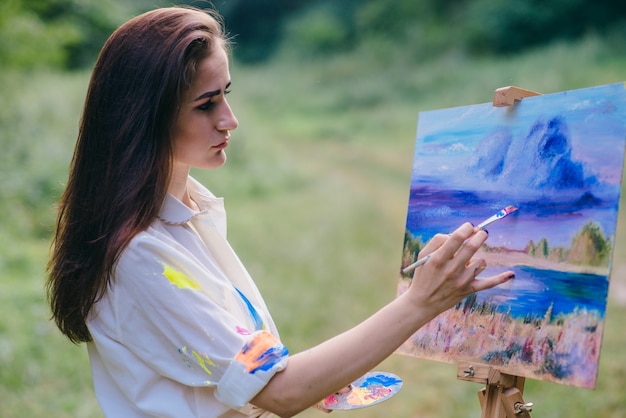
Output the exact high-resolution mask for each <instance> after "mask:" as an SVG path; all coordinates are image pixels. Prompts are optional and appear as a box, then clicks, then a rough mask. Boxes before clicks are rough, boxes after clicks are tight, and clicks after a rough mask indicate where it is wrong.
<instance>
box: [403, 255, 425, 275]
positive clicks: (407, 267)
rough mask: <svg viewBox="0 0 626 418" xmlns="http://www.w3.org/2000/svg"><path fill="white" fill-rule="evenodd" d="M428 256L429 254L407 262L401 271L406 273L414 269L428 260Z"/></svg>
mask: <svg viewBox="0 0 626 418" xmlns="http://www.w3.org/2000/svg"><path fill="white" fill-rule="evenodd" d="M429 258H430V254H428V255H427V256H426V257H424V258H420V259H419V260H417V261H416V262H415V263H413V264H409V265H408V266H406V267H405V268H403V269H402V273H404V274H407V273H409V272H410V271H412V270H415V269H416V268H417V267H419V266H421V265H422V264H424V263H425V262H427V261H428V259H429Z"/></svg>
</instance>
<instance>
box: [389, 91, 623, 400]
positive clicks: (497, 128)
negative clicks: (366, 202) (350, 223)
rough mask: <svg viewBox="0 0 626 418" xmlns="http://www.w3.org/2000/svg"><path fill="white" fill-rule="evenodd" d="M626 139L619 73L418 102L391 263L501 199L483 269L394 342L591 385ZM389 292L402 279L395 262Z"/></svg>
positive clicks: (402, 286) (407, 349) (428, 354)
mask: <svg viewBox="0 0 626 418" xmlns="http://www.w3.org/2000/svg"><path fill="white" fill-rule="evenodd" d="M625 145H626V90H625V86H624V83H617V84H611V85H606V86H599V87H593V88H589V89H581V90H573V91H568V92H562V93H556V94H548V95H543V96H535V97H530V98H525V99H524V100H522V101H521V102H519V103H518V104H516V105H515V107H514V108H498V107H494V106H493V105H492V104H491V103H485V104H479V105H474V106H463V107H457V108H451V109H442V110H435V111H428V112H422V113H420V115H419V123H418V128H417V136H416V141H415V154H414V162H413V171H412V174H411V186H410V192H409V205H408V211H407V220H406V231H405V237H406V238H405V241H404V248H403V253H402V260H401V263H400V266H399V267H400V269H401V268H402V267H401V266H407V265H410V264H412V263H413V262H414V261H415V260H417V259H418V252H419V250H420V249H421V248H423V246H424V245H425V244H426V242H427V241H428V240H429V239H430V238H431V237H433V236H434V235H435V234H437V233H439V232H449V231H451V230H454V229H455V228H457V227H458V226H459V225H461V224H462V223H463V222H466V221H469V222H472V223H474V224H475V225H476V224H477V223H478V222H481V221H482V220H483V219H484V216H485V214H489V213H493V212H494V211H495V210H499V209H501V208H502V207H504V206H506V205H513V206H515V207H516V208H519V211H517V212H515V213H510V214H509V215H508V217H507V220H506V222H498V223H497V224H493V225H490V226H489V238H488V240H487V241H486V243H485V245H483V247H482V248H481V249H480V250H479V252H478V253H477V257H481V258H484V259H485V260H486V262H487V265H488V267H487V269H486V270H485V271H484V272H483V273H481V276H484V277H487V276H491V275H494V274H498V273H501V272H503V271H507V270H512V271H514V272H515V276H516V278H515V279H514V280H512V281H509V282H507V283H506V284H504V285H501V286H498V287H496V288H494V289H490V290H487V291H484V292H480V293H478V294H474V295H471V296H470V297H468V298H467V299H465V300H464V301H462V302H461V303H459V304H458V305H457V306H455V307H454V308H452V309H450V310H448V311H446V312H444V313H442V314H441V315H439V316H437V317H436V318H435V319H433V320H432V321H431V322H429V323H428V324H426V325H425V326H424V327H423V328H422V329H420V330H419V331H418V332H417V333H416V334H415V335H413V336H412V337H411V338H410V339H409V340H408V341H407V342H406V343H405V344H404V345H403V346H402V347H401V348H400V349H399V353H401V354H406V355H410V356H415V357H422V358H429V359H432V360H437V361H445V362H452V363H455V362H459V361H470V362H476V363H487V364H489V365H494V366H497V367H498V369H499V370H501V371H503V372H505V373H508V374H513V375H518V376H524V377H528V378H535V379H539V380H546V381H551V382H556V383H561V384H566V385H571V386H577V387H584V388H593V387H595V384H596V380H597V374H598V365H599V357H600V348H601V342H602V333H603V329H604V320H605V310H606V301H607V297H608V289H609V277H610V270H611V260H612V257H613V247H614V243H615V235H616V225H617V218H618V210H619V198H620V191H621V179H622V170H623V165H624V149H625ZM399 275H400V278H399V281H398V285H397V292H398V294H400V293H402V292H404V291H405V290H406V289H407V288H408V285H409V282H410V275H408V274H402V271H401V270H400V274H399Z"/></svg>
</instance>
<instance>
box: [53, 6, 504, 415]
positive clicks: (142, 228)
mask: <svg viewBox="0 0 626 418" xmlns="http://www.w3.org/2000/svg"><path fill="white" fill-rule="evenodd" d="M227 47H228V43H227V40H226V38H225V36H224V33H223V31H222V28H221V25H220V23H219V20H218V19H217V17H216V16H214V15H212V14H209V13H205V12H201V11H198V10H193V9H189V8H165V9H158V10H155V11H152V12H148V13H145V14H143V15H141V16H138V17H136V18H134V19H132V20H130V21H129V22H127V23H126V24H124V25H122V26H121V27H120V28H119V29H118V30H117V31H115V32H114V33H113V35H112V36H111V37H110V38H109V40H108V41H107V42H106V44H105V45H104V47H103V49H102V51H101V53H100V56H99V58H98V61H97V63H96V66H95V68H94V71H93V75H92V78H91V81H90V84H89V90H88V93H87V98H86V102H85V107H84V111H83V117H82V120H81V125H80V131H79V135H78V141H77V144H76V149H75V153H74V157H73V160H72V164H71V167H70V175H69V180H68V184H67V188H66V190H65V192H64V194H63V196H62V199H61V202H60V211H59V217H58V223H57V232H56V236H55V241H54V247H53V253H52V258H51V260H50V263H49V266H48V271H49V278H48V294H49V299H50V303H51V306H52V312H53V317H54V319H55V321H56V323H57V325H58V327H59V328H60V329H61V331H62V332H63V333H64V334H65V335H67V336H68V337H69V339H70V340H71V341H73V342H75V343H79V342H86V343H87V348H88V352H89V358H90V363H91V367H92V374H93V379H94V386H95V391H96V395H97V397H98V400H99V402H100V405H101V407H102V409H103V411H104V413H105V415H106V416H111V417H125V418H127V417H147V416H164V417H165V416H167V417H200V416H202V417H242V416H270V415H271V414H272V413H274V414H277V415H280V416H291V415H294V414H296V413H298V412H300V411H302V410H304V409H306V408H308V407H310V406H312V405H314V404H315V403H316V402H318V401H320V400H321V399H323V398H324V397H326V396H327V395H329V394H331V393H334V392H336V391H338V390H340V389H341V388H343V387H345V386H347V385H349V383H350V382H352V381H354V380H355V379H356V378H358V377H360V376H361V375H363V374H364V373H366V372H367V371H369V370H371V369H372V368H373V367H374V366H375V365H377V364H378V363H379V362H381V361H382V360H384V359H385V358H386V357H387V356H389V355H390V354H391V353H393V351H394V350H395V349H396V348H397V347H398V346H399V345H400V344H401V343H402V342H404V341H405V340H406V339H407V338H408V337H409V336H410V335H412V334H413V333H414V332H415V331H416V330H417V329H418V328H420V327H421V326H422V325H423V324H425V323H426V322H427V321H429V320H430V319H432V318H433V317H435V316H436V315H437V314H439V313H440V312H442V311H443V310H445V309H447V308H449V307H451V306H453V305H455V304H456V303H457V302H458V301H460V300H461V299H462V298H464V297H465V296H467V295H469V294H471V293H473V292H477V291H480V290H482V289H486V288H490V287H493V286H495V285H498V284H500V283H503V282H504V281H506V280H508V279H510V278H512V274H511V273H510V272H507V273H503V274H500V275H497V276H494V277H490V278H485V279H482V280H480V281H478V280H475V277H476V275H477V274H478V273H479V272H480V271H482V269H484V266H485V263H484V261H483V260H471V257H472V255H473V254H474V253H475V251H476V250H477V249H478V248H479V247H480V245H481V244H482V243H483V242H484V241H485V240H486V238H487V234H486V233H485V232H484V231H476V230H475V229H474V227H473V226H472V225H470V224H465V225H462V226H461V227H460V228H459V229H457V230H456V231H454V232H453V233H452V234H450V235H437V236H435V237H434V238H433V239H432V240H431V241H430V242H429V243H428V244H427V245H426V247H425V248H424V250H423V251H422V255H423V254H430V253H432V256H431V258H430V259H429V261H428V262H427V263H426V264H424V265H423V266H421V267H420V268H419V269H418V270H417V272H416V273H415V276H416V277H415V280H414V282H418V283H419V286H411V287H410V288H409V290H408V291H407V292H405V293H404V294H403V295H402V296H400V297H398V298H396V299H394V300H393V301H391V302H390V303H389V304H388V305H387V306H385V307H384V308H383V309H382V310H380V311H379V312H377V313H375V314H374V315H372V316H371V317H370V318H369V319H367V320H366V321H364V322H363V323H361V324H359V325H357V326H355V327H354V328H352V329H350V330H348V331H347V332H345V333H343V334H341V335H339V336H337V337H335V338H332V339H330V340H328V341H326V342H323V343H322V344H320V345H319V346H316V347H314V348H311V349H309V350H307V351H305V352H302V353H298V354H293V355H289V354H288V352H287V349H286V348H285V347H284V346H283V345H282V343H281V342H280V338H279V336H278V332H277V330H276V328H275V326H274V323H273V321H272V318H271V316H270V314H269V313H268V310H267V307H266V306H265V303H264V302H263V299H262V297H261V295H260V294H259V292H258V290H257V288H256V286H255V285H254V282H253V281H252V279H251V278H250V277H249V275H248V273H247V272H246V270H245V268H244V267H243V266H242V264H241V262H240V261H239V259H238V258H237V256H236V255H235V253H234V252H233V250H232V249H231V247H230V246H229V244H228V242H227V240H226V232H225V231H226V229H225V228H226V226H225V213H224V207H223V202H222V200H221V199H219V198H216V197H215V196H213V195H212V194H211V193H210V192H209V191H208V190H207V189H205V188H204V187H203V186H201V185H200V184H199V183H197V182H196V181H195V180H194V179H193V178H191V177H190V176H189V170H190V168H191V167H198V168H206V169H215V168H218V167H220V166H221V165H222V164H224V163H225V161H226V154H225V149H226V147H227V146H228V143H229V140H230V132H231V131H233V130H234V129H236V128H237V124H238V121H237V119H236V117H235V115H234V114H233V112H232V110H231V108H230V106H229V104H228V101H227V99H226V95H227V94H228V91H229V90H228V89H229V86H230V82H231V80H230V73H229V67H228V57H227ZM373 336H376V337H375V338H372V337H373ZM363 347H367V349H363ZM354 353H359V354H358V355H355V354H354Z"/></svg>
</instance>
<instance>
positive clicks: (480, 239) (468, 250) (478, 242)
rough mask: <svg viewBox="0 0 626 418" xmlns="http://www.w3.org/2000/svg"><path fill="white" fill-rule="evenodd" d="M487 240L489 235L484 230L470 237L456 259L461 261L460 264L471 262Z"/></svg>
mask: <svg viewBox="0 0 626 418" xmlns="http://www.w3.org/2000/svg"><path fill="white" fill-rule="evenodd" d="M487 238H488V233H487V232H486V231H484V230H482V229H481V230H477V231H476V233H475V234H474V235H473V236H472V237H470V238H469V239H468V240H467V241H465V242H464V243H463V244H462V245H461V247H460V248H459V250H458V251H457V254H456V256H455V257H456V258H458V259H459V262H463V263H467V262H469V260H471V259H472V257H473V256H474V255H475V254H476V252H477V251H478V250H479V249H480V247H481V246H482V245H483V243H484V242H485V241H486V240H487Z"/></svg>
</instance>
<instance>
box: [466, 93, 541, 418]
mask: <svg viewBox="0 0 626 418" xmlns="http://www.w3.org/2000/svg"><path fill="white" fill-rule="evenodd" d="M539 94H540V93H537V92H534V91H531V90H526V89H522V88H519V87H514V86H507V87H501V88H499V89H496V91H495V93H494V95H493V105H494V106H496V107H504V106H513V105H515V103H516V102H519V101H521V100H522V99H523V98H524V97H531V96H538V95H539ZM456 377H457V379H460V380H467V381H470V382H476V383H481V384H484V385H485V387H484V388H482V389H481V390H479V391H478V401H479V402H480V407H481V409H482V415H481V418H531V416H530V411H532V407H533V404H532V403H526V402H524V399H523V398H522V395H523V394H524V381H525V380H526V379H525V378H523V377H520V376H514V375H510V374H506V373H502V372H500V371H499V370H498V369H497V368H495V367H492V366H489V365H487V364H477V363H470V362H459V367H458V370H457V374H456Z"/></svg>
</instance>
